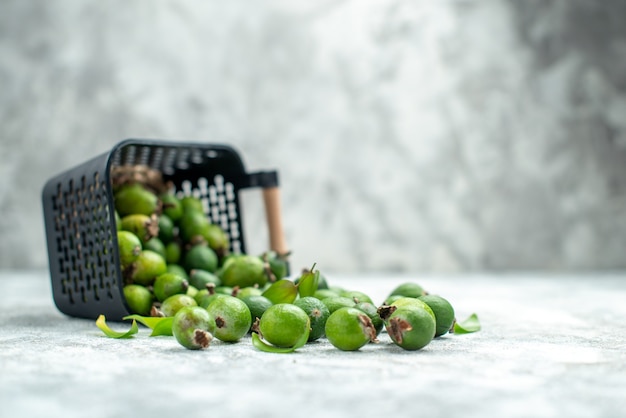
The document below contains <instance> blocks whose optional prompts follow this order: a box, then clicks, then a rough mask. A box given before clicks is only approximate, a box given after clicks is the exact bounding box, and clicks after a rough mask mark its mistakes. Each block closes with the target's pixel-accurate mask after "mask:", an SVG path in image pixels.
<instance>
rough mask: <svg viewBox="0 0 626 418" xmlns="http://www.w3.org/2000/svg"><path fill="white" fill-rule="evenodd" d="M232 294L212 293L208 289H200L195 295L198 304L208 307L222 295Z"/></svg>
mask: <svg viewBox="0 0 626 418" xmlns="http://www.w3.org/2000/svg"><path fill="white" fill-rule="evenodd" d="M227 296H230V295H225V294H223V293H211V292H210V291H208V290H207V289H202V290H198V293H196V295H195V296H194V299H195V300H196V302H197V303H198V306H201V307H203V308H207V307H208V306H209V305H210V304H211V303H213V302H214V301H215V300H217V299H219V298H221V297H227Z"/></svg>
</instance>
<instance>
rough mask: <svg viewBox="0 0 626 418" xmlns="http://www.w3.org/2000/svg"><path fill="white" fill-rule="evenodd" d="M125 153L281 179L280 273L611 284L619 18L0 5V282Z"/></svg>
mask: <svg viewBox="0 0 626 418" xmlns="http://www.w3.org/2000/svg"><path fill="white" fill-rule="evenodd" d="M128 137H140V138H167V139H184V140H193V141H208V142H226V143H230V144H232V145H234V146H235V147H236V148H238V149H239V150H240V151H241V153H242V154H243V156H244V159H245V162H246V164H247V167H248V169H250V170H255V169H264V168H276V169H278V170H279V171H280V174H281V180H282V192H283V196H282V197H283V210H284V222H285V226H286V232H287V239H288V241H289V244H290V246H291V248H292V249H293V251H294V255H293V261H294V264H295V265H296V266H297V267H298V268H299V267H300V266H304V265H309V264H311V263H312V262H314V261H316V262H317V263H318V265H319V267H320V268H321V269H322V270H326V271H335V272H347V273H350V272H367V271H404V272H419V271H437V272H455V271H478V270H508V269H549V270H565V269H568V270H569V269H615V268H624V267H626V2H623V1H621V0H605V1H593V0H589V1H583V0H567V1H566V0H560V1H539V0H537V1H477V0H464V1H460V0H456V1H452V0H446V1H415V0H388V1H381V0H367V1H366V0H352V1H326V0H324V1H305V0H299V1H294V0H272V1H244V0H229V1H200V0H199V1H180V0H169V1H154V0H111V1H95V0H93V1H91V0H90V1H77V0H57V1H35V0H0V151H1V152H0V215H1V216H0V267H3V268H22V267H23V268H31V267H37V268H45V267H46V264H47V255H46V248H45V243H44V232H43V221H42V218H43V216H42V210H41V202H40V193H41V188H42V186H43V184H44V182H45V181H46V180H47V179H48V178H49V177H50V176H52V175H53V174H56V173H58V172H60V171H63V170H65V169H68V168H71V167H73V166H74V165H76V164H78V163H80V162H82V161H84V160H86V159H88V158H90V157H93V156H95V155H98V154H100V153H102V152H105V151H107V150H109V149H110V148H111V147H112V146H113V145H114V144H115V143H117V142H118V141H120V140H121V139H124V138H128ZM244 214H245V219H244V221H245V227H246V229H247V230H248V241H249V243H248V245H249V247H250V250H251V251H258V252H260V251H262V250H264V249H265V246H266V239H267V235H266V230H265V225H264V221H263V220H264V218H263V211H262V206H261V197H260V194H259V193H258V192H255V191H250V192H246V195H245V196H244Z"/></svg>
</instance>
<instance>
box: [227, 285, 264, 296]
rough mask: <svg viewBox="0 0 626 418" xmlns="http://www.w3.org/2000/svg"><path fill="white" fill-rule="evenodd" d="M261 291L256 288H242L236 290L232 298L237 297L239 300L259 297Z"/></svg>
mask: <svg viewBox="0 0 626 418" xmlns="http://www.w3.org/2000/svg"><path fill="white" fill-rule="evenodd" d="M262 294H263V291H262V290H261V289H259V288H258V287H244V288H243V289H238V290H237V292H236V294H235V295H233V296H237V297H238V298H239V299H243V298H246V297H248V296H261V295H262Z"/></svg>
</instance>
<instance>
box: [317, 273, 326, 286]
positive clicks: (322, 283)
mask: <svg viewBox="0 0 626 418" xmlns="http://www.w3.org/2000/svg"><path fill="white" fill-rule="evenodd" d="M317 289H318V290H324V289H328V280H327V279H326V276H324V274H322V273H320V278H319V281H318V282H317Z"/></svg>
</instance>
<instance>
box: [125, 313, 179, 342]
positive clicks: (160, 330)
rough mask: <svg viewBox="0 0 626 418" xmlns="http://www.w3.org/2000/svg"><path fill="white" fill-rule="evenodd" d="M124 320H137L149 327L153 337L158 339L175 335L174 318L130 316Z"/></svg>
mask: <svg viewBox="0 0 626 418" xmlns="http://www.w3.org/2000/svg"><path fill="white" fill-rule="evenodd" d="M122 319H124V320H128V319H132V320H137V322H140V323H141V324H143V325H145V326H147V327H148V328H150V329H151V330H152V334H150V336H151V337H158V336H160V335H168V336H169V335H173V334H172V321H173V320H174V318H173V317H171V316H169V317H155V316H141V315H128V316H125V317H124V318H122Z"/></svg>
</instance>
